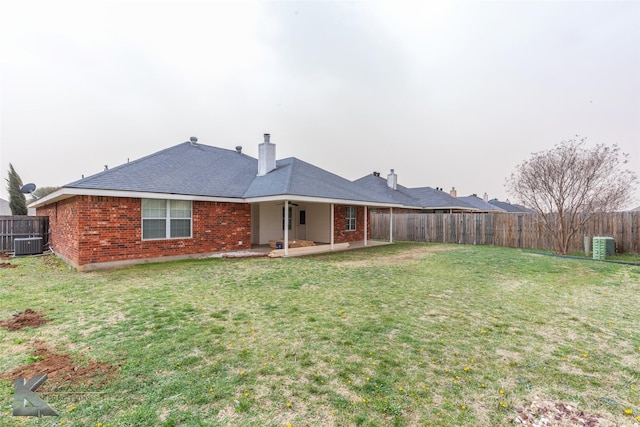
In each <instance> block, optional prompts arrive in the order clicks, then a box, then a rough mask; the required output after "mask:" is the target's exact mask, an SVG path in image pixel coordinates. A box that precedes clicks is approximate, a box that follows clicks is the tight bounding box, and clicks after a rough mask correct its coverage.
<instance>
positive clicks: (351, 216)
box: [345, 206, 356, 231]
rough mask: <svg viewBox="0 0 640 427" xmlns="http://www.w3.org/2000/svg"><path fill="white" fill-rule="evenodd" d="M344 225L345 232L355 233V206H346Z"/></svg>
mask: <svg viewBox="0 0 640 427" xmlns="http://www.w3.org/2000/svg"><path fill="white" fill-rule="evenodd" d="M345 216H346V221H345V222H346V225H345V230H347V231H355V230H356V207H355V206H347V210H346V215H345Z"/></svg>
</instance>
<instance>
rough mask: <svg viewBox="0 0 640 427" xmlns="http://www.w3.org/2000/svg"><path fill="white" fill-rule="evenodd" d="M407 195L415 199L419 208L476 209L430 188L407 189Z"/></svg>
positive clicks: (447, 194)
mask: <svg viewBox="0 0 640 427" xmlns="http://www.w3.org/2000/svg"><path fill="white" fill-rule="evenodd" d="M406 191H407V193H409V195H411V197H413V198H414V199H417V200H418V202H419V203H420V205H421V206H424V207H429V208H431V209H461V210H471V211H475V210H476V208H474V207H473V206H471V205H470V204H468V203H466V202H465V201H463V200H460V199H458V198H457V197H453V196H451V195H450V194H449V193H446V192H444V191H442V190H436V189H435V188H431V187H418V188H407V189H406Z"/></svg>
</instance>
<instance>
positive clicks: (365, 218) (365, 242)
mask: <svg viewBox="0 0 640 427" xmlns="http://www.w3.org/2000/svg"><path fill="white" fill-rule="evenodd" d="M364 245H365V246H367V207H366V206H365V207H364Z"/></svg>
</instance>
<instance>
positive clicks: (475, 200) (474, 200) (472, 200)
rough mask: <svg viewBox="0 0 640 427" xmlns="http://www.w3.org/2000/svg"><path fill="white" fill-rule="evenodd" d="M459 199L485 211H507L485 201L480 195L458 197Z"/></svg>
mask: <svg viewBox="0 0 640 427" xmlns="http://www.w3.org/2000/svg"><path fill="white" fill-rule="evenodd" d="M458 199H460V200H462V201H464V202H465V203H468V204H470V205H471V206H473V207H474V208H476V209H478V210H481V211H484V212H506V211H505V210H504V209H502V208H500V207H498V206H496V205H492V204H491V203H489V202H485V201H484V200H482V199H481V198H480V197H478V196H476V195H471V196H463V197H458Z"/></svg>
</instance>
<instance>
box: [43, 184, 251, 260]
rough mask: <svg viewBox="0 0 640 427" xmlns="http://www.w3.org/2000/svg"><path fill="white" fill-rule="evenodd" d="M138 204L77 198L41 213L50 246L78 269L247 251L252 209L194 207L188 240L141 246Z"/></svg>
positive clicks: (238, 205)
mask: <svg viewBox="0 0 640 427" xmlns="http://www.w3.org/2000/svg"><path fill="white" fill-rule="evenodd" d="M141 206H142V202H141V199H138V198H127V197H106V196H75V197H73V198H70V199H67V200H63V201H60V202H56V203H54V204H52V205H49V206H45V207H43V208H39V209H38V210H37V212H38V215H47V216H49V226H50V228H51V246H52V248H53V249H54V251H55V252H57V253H58V254H60V255H61V256H62V257H63V258H65V259H67V260H68V261H69V262H70V263H72V264H74V265H75V266H76V267H78V268H81V267H82V266H83V265H87V264H99V263H110V262H117V261H132V260H144V259H153V258H159V257H165V256H185V255H195V254H206V253H211V252H219V251H233V250H241V249H249V248H251V205H249V204H248V203H220V202H201V201H194V202H193V204H192V230H193V233H192V234H193V235H192V237H191V238H184V239H182V238H179V239H162V240H142V207H141Z"/></svg>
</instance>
